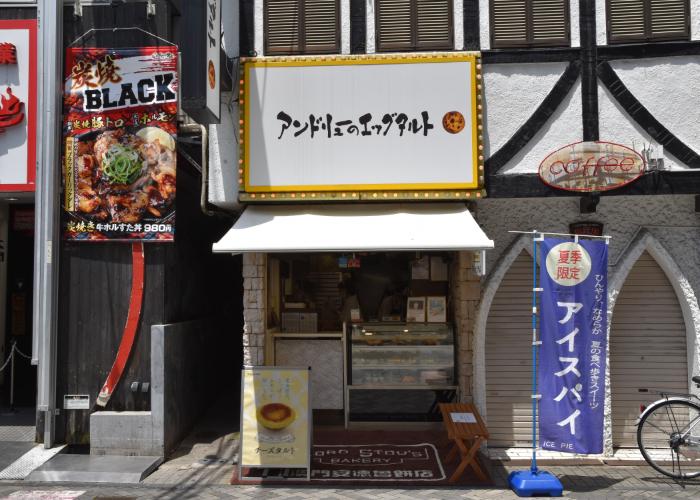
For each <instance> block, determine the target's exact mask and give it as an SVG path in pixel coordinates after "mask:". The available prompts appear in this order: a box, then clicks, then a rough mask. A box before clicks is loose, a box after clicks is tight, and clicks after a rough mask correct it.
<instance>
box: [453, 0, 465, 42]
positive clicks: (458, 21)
mask: <svg viewBox="0 0 700 500" xmlns="http://www.w3.org/2000/svg"><path fill="white" fill-rule="evenodd" d="M452 26H453V30H452V31H453V33H454V49H455V50H464V2H463V1H462V0H452Z"/></svg>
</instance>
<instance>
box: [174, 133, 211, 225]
mask: <svg viewBox="0 0 700 500" xmlns="http://www.w3.org/2000/svg"><path fill="white" fill-rule="evenodd" d="M179 130H180V131H182V132H185V133H188V134H197V133H199V134H201V137H202V164H201V165H199V164H197V162H196V161H195V160H194V159H193V158H192V157H191V156H190V155H188V154H187V153H184V152H182V151H181V152H180V154H182V155H183V156H184V157H185V158H186V159H187V161H188V162H190V163H191V164H192V165H193V166H194V167H195V168H196V167H199V168H198V170H199V171H200V173H201V174H202V188H201V193H200V197H199V205H200V208H201V209H202V213H203V214H204V215H207V216H209V217H212V216H214V215H217V213H216V212H214V211H212V210H209V208H208V207H207V204H208V202H209V132H208V131H207V126H206V125H201V124H199V123H184V124H182V125H180V127H179Z"/></svg>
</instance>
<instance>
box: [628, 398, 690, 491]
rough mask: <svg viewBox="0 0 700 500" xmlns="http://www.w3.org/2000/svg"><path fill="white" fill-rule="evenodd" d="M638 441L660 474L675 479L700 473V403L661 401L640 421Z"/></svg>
mask: <svg viewBox="0 0 700 500" xmlns="http://www.w3.org/2000/svg"><path fill="white" fill-rule="evenodd" d="M691 425H692V428H690V427H691ZM689 430H690V432H688V431H689ZM637 444H638V445H639V450H640V451H641V452H642V455H643V456H644V460H646V461H647V463H648V464H649V465H651V466H652V467H653V468H654V469H656V470H657V471H659V472H660V473H662V474H665V475H667V476H670V477H672V478H675V479H691V478H695V477H698V476H700V406H698V405H697V404H695V403H693V402H691V401H686V400H680V399H670V400H668V401H665V402H663V403H661V404H660V405H659V406H657V407H656V408H654V409H653V410H652V411H650V412H649V413H647V414H646V415H644V417H643V418H642V420H641V421H640V422H639V427H638V428H637Z"/></svg>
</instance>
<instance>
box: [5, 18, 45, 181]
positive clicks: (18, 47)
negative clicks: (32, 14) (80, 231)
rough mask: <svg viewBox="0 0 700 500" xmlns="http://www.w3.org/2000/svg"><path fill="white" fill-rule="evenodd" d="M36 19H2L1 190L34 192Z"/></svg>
mask: <svg viewBox="0 0 700 500" xmlns="http://www.w3.org/2000/svg"><path fill="white" fill-rule="evenodd" d="M36 53H37V49H36V20H34V19H30V20H16V21H5V20H0V191H34V179H35V174H36Z"/></svg>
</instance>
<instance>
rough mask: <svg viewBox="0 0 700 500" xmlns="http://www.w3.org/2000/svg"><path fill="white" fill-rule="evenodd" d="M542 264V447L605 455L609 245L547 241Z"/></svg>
mask: <svg viewBox="0 0 700 500" xmlns="http://www.w3.org/2000/svg"><path fill="white" fill-rule="evenodd" d="M541 248H542V261H541V262H542V264H541V266H540V286H541V287H542V289H543V291H542V298H541V303H540V331H541V335H540V339H541V341H542V345H541V348H540V359H539V366H538V381H539V389H540V390H539V392H540V394H541V395H542V398H541V400H540V414H539V428H540V446H541V447H542V449H544V450H553V451H560V452H567V453H581V454H590V453H602V452H603V407H604V400H605V369H606V366H605V355H606V351H607V340H606V339H607V309H608V307H607V296H608V295H607V294H608V290H607V288H608V285H607V280H608V278H607V276H608V246H607V244H606V243H605V242H604V241H589V240H581V241H578V242H575V241H571V240H562V239H553V238H545V240H544V241H543V242H542V246H541Z"/></svg>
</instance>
